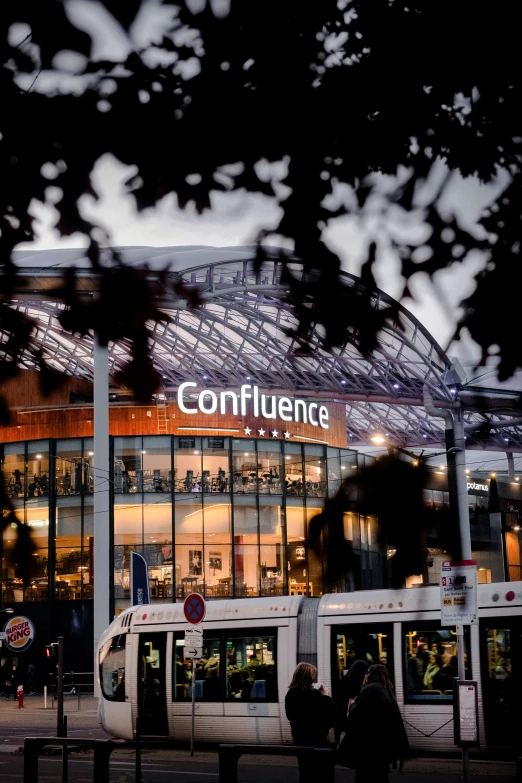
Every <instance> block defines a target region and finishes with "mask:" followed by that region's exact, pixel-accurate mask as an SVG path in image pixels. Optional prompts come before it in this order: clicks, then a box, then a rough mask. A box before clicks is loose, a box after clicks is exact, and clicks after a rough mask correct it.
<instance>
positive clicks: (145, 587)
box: [131, 552, 150, 606]
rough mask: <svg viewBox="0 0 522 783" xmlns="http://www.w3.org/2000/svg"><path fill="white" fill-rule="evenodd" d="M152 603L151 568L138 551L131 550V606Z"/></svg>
mask: <svg viewBox="0 0 522 783" xmlns="http://www.w3.org/2000/svg"><path fill="white" fill-rule="evenodd" d="M137 604H150V589H149V569H148V567H147V561H146V560H145V558H144V557H143V555H140V554H139V553H138V552H131V606H136V605H137Z"/></svg>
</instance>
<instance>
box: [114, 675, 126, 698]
mask: <svg viewBox="0 0 522 783" xmlns="http://www.w3.org/2000/svg"><path fill="white" fill-rule="evenodd" d="M113 696H114V697H115V698H116V699H118V700H119V699H122V697H124V696H125V667H121V668H120V669H118V674H117V677H116V682H115V684H114V688H113Z"/></svg>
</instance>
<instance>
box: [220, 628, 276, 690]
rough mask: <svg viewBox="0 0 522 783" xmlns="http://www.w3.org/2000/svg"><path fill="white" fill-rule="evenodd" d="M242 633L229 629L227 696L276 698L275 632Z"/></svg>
mask: <svg viewBox="0 0 522 783" xmlns="http://www.w3.org/2000/svg"><path fill="white" fill-rule="evenodd" d="M243 634H245V635H243ZM243 634H241V633H234V634H228V633H227V642H226V644H227V673H226V674H227V677H226V679H227V687H226V692H227V698H228V699H234V700H236V699H237V700H241V701H265V702H277V655H276V633H275V631H273V632H270V631H266V630H263V632H262V633H260V634H259V635H257V634H256V635H254V634H252V632H251V631H250V634H251V635H250V634H249V632H248V631H245V632H243ZM247 634H249V635H247Z"/></svg>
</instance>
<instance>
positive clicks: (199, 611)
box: [183, 593, 207, 756]
mask: <svg viewBox="0 0 522 783" xmlns="http://www.w3.org/2000/svg"><path fill="white" fill-rule="evenodd" d="M206 610H207V609H206V605H205V599H204V598H203V597H202V596H200V595H199V593H191V594H190V595H188V596H187V597H186V598H185V603H184V604H183V613H184V615H185V619H186V620H187V622H188V623H190V625H189V626H188V627H187V628H185V656H187V654H188V657H190V658H192V728H191V732H190V755H191V756H193V755H194V738H195V734H196V660H197V659H198V658H201V653H202V650H203V628H200V627H199V624H200V623H201V622H202V621H203V618H204V617H205V613H206Z"/></svg>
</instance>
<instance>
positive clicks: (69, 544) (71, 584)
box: [55, 498, 84, 601]
mask: <svg viewBox="0 0 522 783" xmlns="http://www.w3.org/2000/svg"><path fill="white" fill-rule="evenodd" d="M66 504H67V505H66ZM82 543H83V542H82V507H81V499H80V498H69V499H66V498H60V499H59V500H58V502H57V508H56V539H55V546H56V571H55V595H56V598H57V599H58V600H62V601H72V600H74V599H76V598H78V599H80V598H81V597H82V582H83V571H84V563H83V559H82V548H83V547H82Z"/></svg>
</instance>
